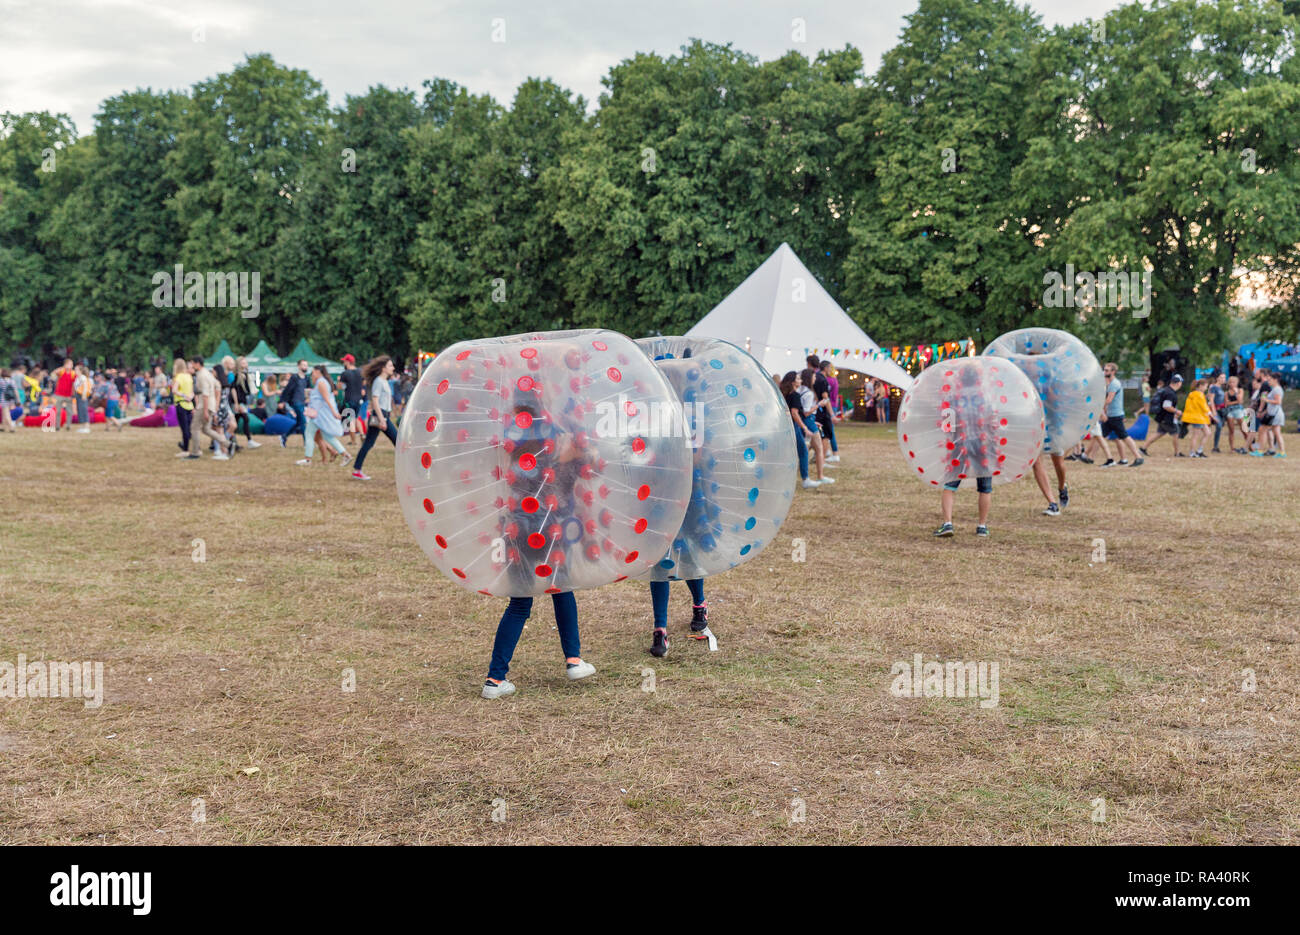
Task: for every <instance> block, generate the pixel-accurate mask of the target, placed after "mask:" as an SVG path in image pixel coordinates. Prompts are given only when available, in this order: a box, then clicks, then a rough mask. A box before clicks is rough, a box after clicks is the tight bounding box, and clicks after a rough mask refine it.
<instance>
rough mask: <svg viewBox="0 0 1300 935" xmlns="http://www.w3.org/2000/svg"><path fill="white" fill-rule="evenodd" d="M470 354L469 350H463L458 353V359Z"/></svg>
mask: <svg viewBox="0 0 1300 935" xmlns="http://www.w3.org/2000/svg"><path fill="white" fill-rule="evenodd" d="M468 356H469V351H461V352H460V353H459V354H457V355H456V359H457V360H464V359H465V358H466V357H468Z"/></svg>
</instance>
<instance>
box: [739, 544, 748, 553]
mask: <svg viewBox="0 0 1300 935" xmlns="http://www.w3.org/2000/svg"><path fill="white" fill-rule="evenodd" d="M740 554H741V555H748V554H749V546H747V545H742V546H741V547H740Z"/></svg>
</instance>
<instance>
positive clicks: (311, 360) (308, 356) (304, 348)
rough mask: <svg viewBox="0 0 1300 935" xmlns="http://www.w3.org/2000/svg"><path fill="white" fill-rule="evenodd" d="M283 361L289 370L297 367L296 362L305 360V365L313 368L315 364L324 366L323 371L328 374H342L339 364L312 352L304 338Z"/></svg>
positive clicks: (341, 367) (341, 366) (300, 339)
mask: <svg viewBox="0 0 1300 935" xmlns="http://www.w3.org/2000/svg"><path fill="white" fill-rule="evenodd" d="M284 360H285V362H286V363H288V364H289V368H288V369H289V370H292V369H294V368H295V367H296V366H297V364H298V361H300V360H305V361H307V365H308V366H311V367H314V366H316V365H317V364H324V365H325V369H326V370H327V371H328V372H329V373H342V372H343V365H342V364H341V363H339V362H338V361H337V360H330V359H329V358H328V357H321V356H320V355H319V354H317V353H316V352H315V351H314V350H312V348H311V345H310V344H308V343H307V339H306V338H299V339H298V345H297V346H296V347H295V348H294V349H293V350H292V351H290V352H289V353H288V354H285V355H284ZM280 372H287V371H280Z"/></svg>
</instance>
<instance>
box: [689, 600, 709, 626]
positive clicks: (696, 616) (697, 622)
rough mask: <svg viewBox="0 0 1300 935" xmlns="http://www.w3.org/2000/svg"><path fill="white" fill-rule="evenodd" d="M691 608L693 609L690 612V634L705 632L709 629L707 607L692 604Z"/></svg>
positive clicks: (705, 605) (706, 605)
mask: <svg viewBox="0 0 1300 935" xmlns="http://www.w3.org/2000/svg"><path fill="white" fill-rule="evenodd" d="M691 607H692V608H693V610H692V612H691V632H692V633H700V632H703V631H704V630H707V629H708V628H709V605H708V604H699V605H695V604H692V605H691Z"/></svg>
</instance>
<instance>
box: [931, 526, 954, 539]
mask: <svg viewBox="0 0 1300 935" xmlns="http://www.w3.org/2000/svg"><path fill="white" fill-rule="evenodd" d="M955 534H956V532H955V530H954V529H953V528H952V523H944V524H943V525H942V526H940V527H939V528H938V529H936V530H935V531H934V537H935V538H936V539H950V538H952V537H953V536H954V535H955Z"/></svg>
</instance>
